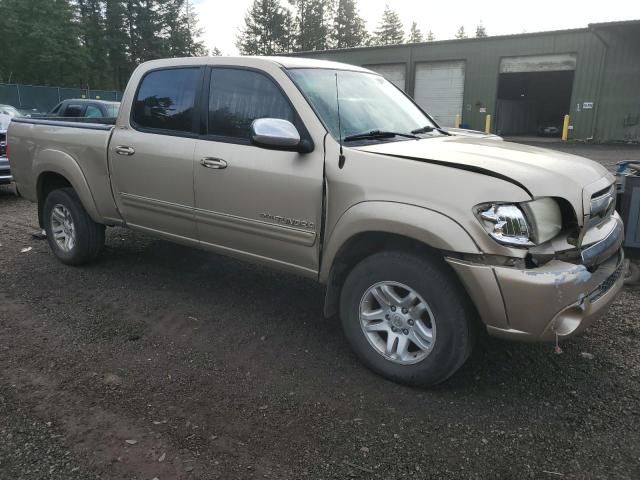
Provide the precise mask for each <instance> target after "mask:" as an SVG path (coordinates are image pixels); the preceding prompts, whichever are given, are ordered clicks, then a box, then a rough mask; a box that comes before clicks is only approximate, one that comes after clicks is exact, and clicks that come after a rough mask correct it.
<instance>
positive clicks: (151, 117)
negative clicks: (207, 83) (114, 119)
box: [133, 68, 199, 132]
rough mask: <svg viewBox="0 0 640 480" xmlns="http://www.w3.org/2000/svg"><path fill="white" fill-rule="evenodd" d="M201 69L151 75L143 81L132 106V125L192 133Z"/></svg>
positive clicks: (163, 71) (162, 71)
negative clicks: (133, 123)
mask: <svg viewBox="0 0 640 480" xmlns="http://www.w3.org/2000/svg"><path fill="white" fill-rule="evenodd" d="M198 74H199V69H197V68H175V69H171V70H158V71H155V72H150V73H148V74H147V75H145V77H144V78H143V79H142V84H141V85H140V88H139V90H138V95H137V96H136V99H135V101H134V105H133V121H134V122H135V123H136V124H137V125H138V126H140V127H143V128H154V129H161V130H175V131H178V132H190V131H191V130H192V124H193V108H194V102H195V98H196V89H197V80H198V76H199V75H198Z"/></svg>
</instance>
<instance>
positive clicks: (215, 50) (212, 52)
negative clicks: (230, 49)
mask: <svg viewBox="0 0 640 480" xmlns="http://www.w3.org/2000/svg"><path fill="white" fill-rule="evenodd" d="M209 55H210V56H212V57H220V56H221V55H222V52H221V51H220V49H219V48H218V47H213V48H212V49H211V50H210V51H209Z"/></svg>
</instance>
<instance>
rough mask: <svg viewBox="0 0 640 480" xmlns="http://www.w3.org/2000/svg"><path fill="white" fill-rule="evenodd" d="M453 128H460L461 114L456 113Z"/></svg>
mask: <svg viewBox="0 0 640 480" xmlns="http://www.w3.org/2000/svg"><path fill="white" fill-rule="evenodd" d="M453 128H460V114H459V113H456V120H455V122H453Z"/></svg>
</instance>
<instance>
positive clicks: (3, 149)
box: [0, 133, 7, 157]
mask: <svg viewBox="0 0 640 480" xmlns="http://www.w3.org/2000/svg"><path fill="white" fill-rule="evenodd" d="M6 155H7V135H6V134H5V133H0V157H4V156H6Z"/></svg>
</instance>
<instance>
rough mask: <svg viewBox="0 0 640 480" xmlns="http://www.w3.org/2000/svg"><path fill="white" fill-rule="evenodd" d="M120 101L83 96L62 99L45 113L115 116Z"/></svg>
mask: <svg viewBox="0 0 640 480" xmlns="http://www.w3.org/2000/svg"><path fill="white" fill-rule="evenodd" d="M119 109H120V102H108V101H106V100H88V99H85V98H79V99H75V98H74V99H69V100H63V101H62V102H60V103H59V104H58V105H56V106H55V107H53V109H52V110H51V111H50V112H49V113H48V114H47V117H65V118H115V117H117V116H118V110H119Z"/></svg>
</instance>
